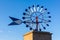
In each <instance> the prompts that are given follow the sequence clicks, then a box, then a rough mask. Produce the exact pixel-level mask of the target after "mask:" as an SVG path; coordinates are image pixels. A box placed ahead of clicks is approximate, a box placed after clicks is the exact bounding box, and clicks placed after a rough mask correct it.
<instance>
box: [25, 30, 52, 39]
mask: <svg viewBox="0 0 60 40" xmlns="http://www.w3.org/2000/svg"><path fill="white" fill-rule="evenodd" d="M51 35H52V33H50V32H43V31H41V32H39V31H31V32H28V33H26V34H25V35H24V40H52V37H51Z"/></svg>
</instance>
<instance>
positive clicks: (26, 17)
mask: <svg viewBox="0 0 60 40" xmlns="http://www.w3.org/2000/svg"><path fill="white" fill-rule="evenodd" d="M9 18H10V19H11V20H12V22H11V23H10V24H9V26H11V25H21V24H22V23H24V24H25V25H26V27H27V28H29V29H30V30H35V31H41V30H42V29H44V30H45V29H46V27H47V26H49V23H50V22H51V20H50V18H51V16H50V12H49V11H48V10H47V8H44V6H40V5H32V6H29V7H28V8H27V9H25V11H24V12H23V17H22V19H23V20H21V19H18V18H14V17H10V16H9Z"/></svg>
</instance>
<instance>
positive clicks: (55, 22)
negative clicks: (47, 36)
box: [0, 0, 60, 40]
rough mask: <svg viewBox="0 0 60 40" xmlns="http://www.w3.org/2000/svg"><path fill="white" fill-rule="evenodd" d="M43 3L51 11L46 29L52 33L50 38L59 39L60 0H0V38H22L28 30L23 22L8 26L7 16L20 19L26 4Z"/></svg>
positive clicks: (12, 39) (16, 39)
mask: <svg viewBox="0 0 60 40" xmlns="http://www.w3.org/2000/svg"><path fill="white" fill-rule="evenodd" d="M37 4H39V5H43V6H44V7H46V8H47V9H48V11H50V12H51V16H52V18H51V20H52V22H51V23H50V26H49V27H48V28H47V31H49V32H51V33H53V34H52V40H60V0H0V40H23V35H24V34H25V33H27V32H29V29H27V28H26V27H25V24H21V25H17V26H8V24H9V23H10V22H11V20H10V19H9V16H12V17H16V18H19V19H22V13H23V12H24V10H25V9H26V8H27V7H28V6H32V5H37Z"/></svg>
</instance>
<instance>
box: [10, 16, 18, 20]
mask: <svg viewBox="0 0 60 40" xmlns="http://www.w3.org/2000/svg"><path fill="white" fill-rule="evenodd" d="M9 18H10V19H11V20H12V21H16V20H19V19H17V18H14V17H10V16H9Z"/></svg>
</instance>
